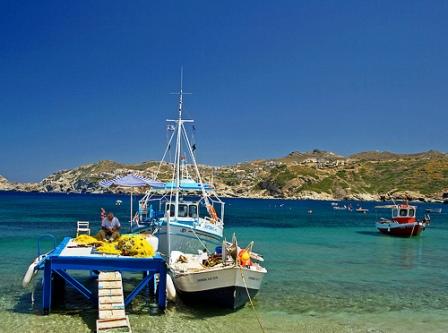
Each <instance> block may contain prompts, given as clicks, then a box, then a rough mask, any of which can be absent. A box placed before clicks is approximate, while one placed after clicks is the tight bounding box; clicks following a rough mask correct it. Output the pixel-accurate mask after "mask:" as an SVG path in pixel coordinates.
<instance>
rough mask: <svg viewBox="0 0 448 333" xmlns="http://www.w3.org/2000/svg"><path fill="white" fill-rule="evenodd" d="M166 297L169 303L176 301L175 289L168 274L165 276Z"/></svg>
mask: <svg viewBox="0 0 448 333" xmlns="http://www.w3.org/2000/svg"><path fill="white" fill-rule="evenodd" d="M166 296H167V298H168V300H169V301H172V302H174V301H175V300H176V288H175V287H174V282H173V279H172V278H171V276H170V275H169V274H167V275H166Z"/></svg>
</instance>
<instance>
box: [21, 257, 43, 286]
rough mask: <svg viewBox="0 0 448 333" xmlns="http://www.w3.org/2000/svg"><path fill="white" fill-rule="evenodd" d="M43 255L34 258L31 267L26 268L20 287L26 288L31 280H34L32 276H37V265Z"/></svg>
mask: <svg viewBox="0 0 448 333" xmlns="http://www.w3.org/2000/svg"><path fill="white" fill-rule="evenodd" d="M44 256H45V255H40V256H38V257H36V259H34V261H33V262H32V263H31V265H30V266H29V267H28V269H27V271H26V273H25V276H24V277H23V280H22V287H23V288H26V287H28V286H29V284H30V283H31V280H32V279H33V278H34V276H35V275H36V274H37V272H38V270H37V269H36V268H37V265H38V264H39V262H40V261H41V260H42V259H43V258H44Z"/></svg>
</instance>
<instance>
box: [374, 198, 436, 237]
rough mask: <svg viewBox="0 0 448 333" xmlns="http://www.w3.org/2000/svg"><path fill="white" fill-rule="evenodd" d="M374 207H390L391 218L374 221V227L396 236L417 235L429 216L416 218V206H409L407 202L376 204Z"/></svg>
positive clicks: (427, 223) (426, 224)
mask: <svg viewBox="0 0 448 333" xmlns="http://www.w3.org/2000/svg"><path fill="white" fill-rule="evenodd" d="M376 208H391V209H392V218H391V219H385V218H381V219H380V221H379V222H377V223H376V228H377V229H378V230H379V231H380V232H381V233H383V234H387V235H391V236H398V237H412V236H418V235H420V234H421V232H422V231H423V230H425V228H426V227H427V226H428V225H429V222H430V218H429V216H428V215H425V217H424V218H423V219H421V220H417V218H416V217H415V216H416V212H417V207H416V206H411V205H409V204H407V203H405V204H400V205H398V204H397V205H387V206H377V207H376Z"/></svg>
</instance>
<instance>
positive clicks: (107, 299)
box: [98, 296, 124, 304]
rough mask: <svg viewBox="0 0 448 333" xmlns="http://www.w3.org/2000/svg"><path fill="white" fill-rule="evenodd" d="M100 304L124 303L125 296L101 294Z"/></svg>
mask: <svg viewBox="0 0 448 333" xmlns="http://www.w3.org/2000/svg"><path fill="white" fill-rule="evenodd" d="M98 302H99V304H103V303H124V301H123V296H101V297H98Z"/></svg>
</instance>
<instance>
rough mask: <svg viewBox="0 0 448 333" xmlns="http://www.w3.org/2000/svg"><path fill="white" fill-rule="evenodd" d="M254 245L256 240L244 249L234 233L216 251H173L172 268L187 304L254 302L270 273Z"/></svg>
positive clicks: (232, 306)
mask: <svg viewBox="0 0 448 333" xmlns="http://www.w3.org/2000/svg"><path fill="white" fill-rule="evenodd" d="M252 247H253V242H251V243H250V244H249V246H247V247H246V248H244V249H241V248H239V247H238V245H237V242H236V237H235V236H234V237H233V242H232V243H227V242H225V241H224V242H223V245H222V247H221V248H218V249H219V250H218V251H217V252H215V253H213V254H207V253H206V252H203V253H202V254H185V253H182V252H178V251H173V252H172V255H171V258H170V268H169V270H170V275H171V277H172V279H173V281H174V285H175V287H176V291H177V294H178V295H179V296H180V297H181V298H182V299H183V301H184V302H186V303H188V304H193V305H195V304H207V305H210V306H216V307H225V308H230V309H233V310H235V309H238V308H241V307H243V306H244V305H245V304H246V303H247V302H248V301H249V302H251V303H252V298H253V297H254V296H255V295H256V294H257V293H258V291H259V289H260V287H261V283H262V281H263V277H264V275H265V274H266V273H267V270H266V269H265V268H264V267H262V266H261V265H260V264H259V262H260V261H263V258H262V257H261V256H260V255H258V254H255V253H254V252H253V251H252ZM221 249H222V250H221ZM252 305H253V303H252Z"/></svg>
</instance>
